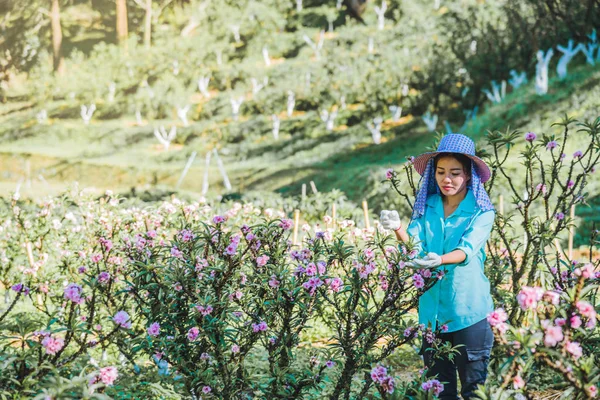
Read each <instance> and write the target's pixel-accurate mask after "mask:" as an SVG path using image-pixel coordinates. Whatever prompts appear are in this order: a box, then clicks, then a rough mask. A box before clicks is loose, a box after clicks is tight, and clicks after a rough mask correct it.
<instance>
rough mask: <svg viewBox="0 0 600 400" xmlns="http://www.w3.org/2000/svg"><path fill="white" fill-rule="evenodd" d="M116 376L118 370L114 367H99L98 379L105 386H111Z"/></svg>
mask: <svg viewBox="0 0 600 400" xmlns="http://www.w3.org/2000/svg"><path fill="white" fill-rule="evenodd" d="M118 376H119V372H118V371H117V368H116V367H104V368H100V380H101V381H102V383H104V384H105V385H107V386H112V384H113V383H114V382H115V380H116V379H117V377H118Z"/></svg>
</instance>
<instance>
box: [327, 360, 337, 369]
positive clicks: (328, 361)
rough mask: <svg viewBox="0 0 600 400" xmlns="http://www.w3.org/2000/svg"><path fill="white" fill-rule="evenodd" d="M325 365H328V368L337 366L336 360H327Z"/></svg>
mask: <svg viewBox="0 0 600 400" xmlns="http://www.w3.org/2000/svg"><path fill="white" fill-rule="evenodd" d="M325 366H326V367H327V368H333V367H334V366H335V361H333V360H327V361H326V362H325Z"/></svg>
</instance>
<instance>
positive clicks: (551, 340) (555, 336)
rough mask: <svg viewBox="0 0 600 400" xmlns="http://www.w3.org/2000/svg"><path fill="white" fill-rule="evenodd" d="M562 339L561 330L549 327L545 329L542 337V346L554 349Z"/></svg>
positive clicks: (556, 327) (557, 327) (558, 327)
mask: <svg viewBox="0 0 600 400" xmlns="http://www.w3.org/2000/svg"><path fill="white" fill-rule="evenodd" d="M563 338H564V335H563V332H562V328H561V327H560V326H549V327H548V328H546V335H545V336H544V344H545V345H546V346H548V347H554V346H556V345H557V344H558V342H560V341H562V340H563Z"/></svg>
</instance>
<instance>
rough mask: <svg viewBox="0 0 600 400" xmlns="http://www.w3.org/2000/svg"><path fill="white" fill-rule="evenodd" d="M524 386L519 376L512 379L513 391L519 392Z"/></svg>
mask: <svg viewBox="0 0 600 400" xmlns="http://www.w3.org/2000/svg"><path fill="white" fill-rule="evenodd" d="M524 386H525V381H524V380H523V378H521V375H517V376H515V377H514V378H513V387H514V388H515V390H519V389H521V388H523V387H524Z"/></svg>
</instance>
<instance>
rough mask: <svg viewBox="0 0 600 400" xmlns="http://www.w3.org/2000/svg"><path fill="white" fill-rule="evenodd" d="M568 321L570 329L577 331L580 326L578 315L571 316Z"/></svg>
mask: <svg viewBox="0 0 600 400" xmlns="http://www.w3.org/2000/svg"><path fill="white" fill-rule="evenodd" d="M569 321H570V322H571V327H572V328H575V329H577V328H579V327H580V326H581V318H579V315H573V316H572V317H571V318H570V320H569Z"/></svg>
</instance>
